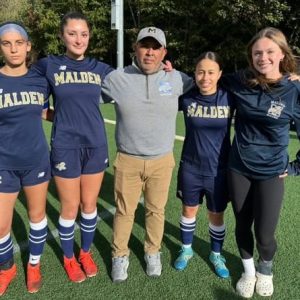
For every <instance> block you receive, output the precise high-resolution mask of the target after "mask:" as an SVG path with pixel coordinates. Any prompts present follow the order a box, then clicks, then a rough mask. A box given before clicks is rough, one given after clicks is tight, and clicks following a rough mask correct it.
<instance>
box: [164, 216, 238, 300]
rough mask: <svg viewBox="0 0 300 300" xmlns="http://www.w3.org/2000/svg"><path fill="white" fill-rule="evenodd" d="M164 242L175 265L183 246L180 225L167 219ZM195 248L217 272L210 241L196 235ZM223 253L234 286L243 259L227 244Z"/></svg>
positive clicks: (194, 239)
mask: <svg viewBox="0 0 300 300" xmlns="http://www.w3.org/2000/svg"><path fill="white" fill-rule="evenodd" d="M207 226H208V225H207ZM170 236H171V237H174V238H175V239H177V241H178V243H177V242H174V241H173V239H171V238H170ZM163 242H164V244H165V245H166V247H167V248H168V249H169V251H170V254H171V260H170V265H171V266H172V267H173V266H174V262H175V260H176V258H177V257H178V253H179V250H180V248H181V239H180V228H179V226H175V225H173V224H172V223H170V222H168V221H166V222H165V232H164V237H163ZM225 242H226V241H225ZM193 250H194V253H195V254H198V255H199V257H200V258H201V259H202V260H203V261H204V262H205V263H206V264H207V265H208V266H209V268H210V269H211V271H212V272H213V273H214V272H215V270H214V267H213V265H212V264H211V262H210V261H209V254H210V251H211V247H210V243H208V242H207V241H205V240H203V239H202V238H200V237H199V236H196V235H194V238H193ZM222 255H223V256H224V257H225V258H226V266H227V267H228V269H229V271H230V277H231V282H232V286H233V288H234V287H235V284H236V282H237V280H238V279H239V277H240V275H241V273H242V265H241V260H240V258H239V257H238V256H236V255H235V254H232V253H231V252H228V251H227V250H226V246H225V247H224V248H223V251H222ZM216 299H221V298H216ZM222 299H227V298H222Z"/></svg>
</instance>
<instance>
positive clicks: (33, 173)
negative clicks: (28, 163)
mask: <svg viewBox="0 0 300 300" xmlns="http://www.w3.org/2000/svg"><path fill="white" fill-rule="evenodd" d="M50 178H51V167H50V163H49V162H47V163H46V164H45V162H43V164H42V165H41V166H39V167H36V168H34V169H31V170H14V171H9V170H0V192H1V193H17V192H19V191H20V189H21V187H23V186H32V185H38V184H41V183H43V182H46V181H49V180H50Z"/></svg>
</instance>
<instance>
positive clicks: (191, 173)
mask: <svg viewBox="0 0 300 300" xmlns="http://www.w3.org/2000/svg"><path fill="white" fill-rule="evenodd" d="M204 196H205V199H206V207H207V209H208V210H209V211H211V212H216V213H218V212H223V211H224V210H225V209H226V207H227V202H228V199H229V196H228V187H227V174H226V170H224V171H221V172H219V174H217V176H215V177H213V176H203V175H200V174H199V171H198V170H197V167H195V166H193V165H192V164H190V163H188V162H180V166H179V170H178V176H177V197H178V198H179V199H181V201H182V204H183V205H186V206H197V205H201V204H202V203H203V198H204Z"/></svg>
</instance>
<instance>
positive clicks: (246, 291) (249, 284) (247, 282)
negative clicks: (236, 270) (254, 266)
mask: <svg viewBox="0 0 300 300" xmlns="http://www.w3.org/2000/svg"><path fill="white" fill-rule="evenodd" d="M255 283H256V277H255V276H247V275H246V274H245V273H243V274H242V277H241V278H240V279H239V281H238V282H237V284H236V292H237V294H238V295H240V296H242V297H244V298H252V296H253V294H254V289H255Z"/></svg>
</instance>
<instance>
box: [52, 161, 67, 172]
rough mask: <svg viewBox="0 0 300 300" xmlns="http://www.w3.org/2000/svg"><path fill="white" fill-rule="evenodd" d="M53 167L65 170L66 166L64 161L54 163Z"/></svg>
mask: <svg viewBox="0 0 300 300" xmlns="http://www.w3.org/2000/svg"><path fill="white" fill-rule="evenodd" d="M54 168H55V169H57V170H58V171H64V170H67V167H66V163H65V162H60V163H58V164H56V165H55V166H54Z"/></svg>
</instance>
